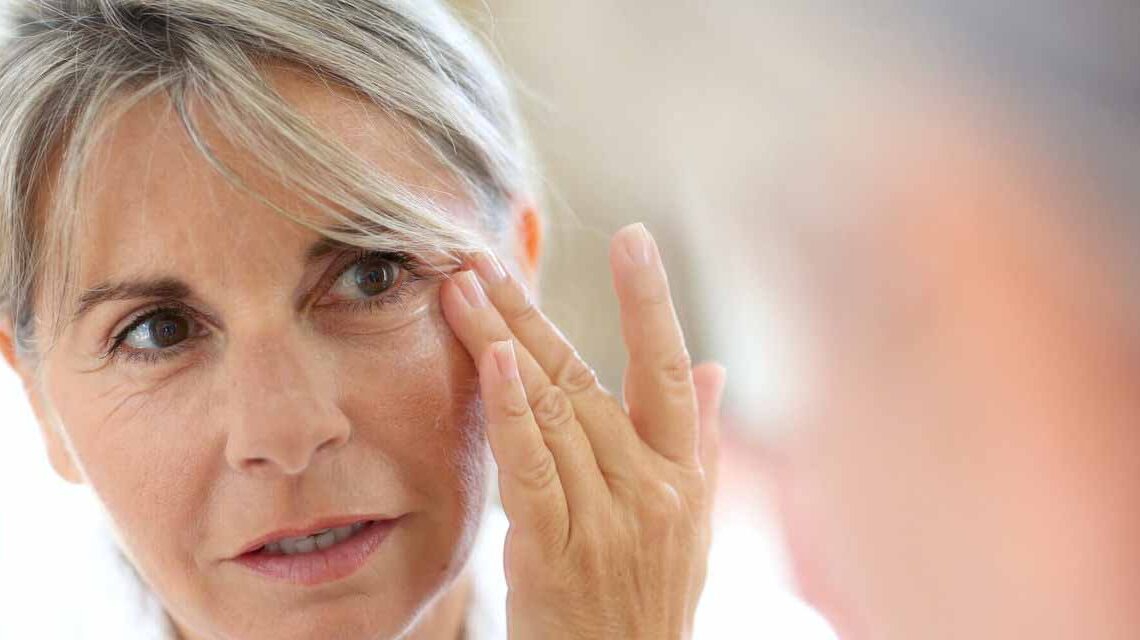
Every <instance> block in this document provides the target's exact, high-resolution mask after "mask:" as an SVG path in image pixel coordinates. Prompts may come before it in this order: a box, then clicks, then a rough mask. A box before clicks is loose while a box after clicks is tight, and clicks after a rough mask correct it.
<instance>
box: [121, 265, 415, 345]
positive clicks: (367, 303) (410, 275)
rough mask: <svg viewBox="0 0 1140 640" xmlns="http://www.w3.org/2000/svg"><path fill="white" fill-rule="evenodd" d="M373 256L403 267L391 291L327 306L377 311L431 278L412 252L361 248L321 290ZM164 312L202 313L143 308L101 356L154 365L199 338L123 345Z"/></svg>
mask: <svg viewBox="0 0 1140 640" xmlns="http://www.w3.org/2000/svg"><path fill="white" fill-rule="evenodd" d="M374 258H381V259H384V260H388V261H390V262H392V263H394V264H396V265H397V266H399V267H400V270H401V271H403V272H404V275H403V277H402V278H400V280H399V282H398V283H397V284H396V285H395V287H394V288H393V289H392V290H391V291H386V292H384V293H382V294H380V295H378V296H376V297H373V298H369V299H367V300H363V301H358V302H351V303H339V304H335V305H326V306H327V307H333V308H337V307H339V308H340V310H344V311H347V312H349V313H360V312H366V311H374V310H377V309H379V308H381V307H387V306H390V305H393V304H401V303H403V302H405V301H406V300H407V296H408V294H409V287H410V285H411V284H412V283H414V282H416V281H419V280H423V279H425V278H427V277H429V276H427V275H424V274H422V273H420V268H421V266H422V263H421V262H420V261H419V260H418V259H416V258H415V257H413V256H411V255H409V254H406V253H402V252H390V251H371V250H367V249H362V250H360V251H358V252H357V253H356V254H355V257H353V258H351V259H350V260H349V261H348V262H347V263H345V264H344V265H342V266H341V267H340V268H338V269H335V270H332V271H333V275H332V276H331V277H330V276H328V274H326V276H325V277H324V278H322V281H321V288H322V290H323V289H327V288H328V287H329V286H330V285H331V284H332V283H333V282H336V280H337V278H339V277H340V276H342V275H344V273H345V272H346V271H348V270H349V269H351V268H353V267H355V266H357V265H359V264H361V263H363V262H365V261H368V260H372V259H374ZM162 313H178V314H182V315H185V316H190V317H191V318H196V317H198V316H199V314H198V313H197V312H195V311H194V310H193V309H191V308H190V307H188V306H186V305H184V304H182V303H180V302H169V303H162V304H160V305H159V306H156V307H151V308H149V309H147V310H146V311H142V312H140V313H138V314H137V315H135V317H134V318H133V319H132V320H131V321H130V323H128V324H127V326H126V327H124V328H123V329H122V330H121V331H119V332H118V333H117V334H115V336H114V337H113V338H112V339H111V346H110V348H109V349H108V350H107V352H106V353H105V354H103V356H102V357H103V358H105V359H108V360H112V361H114V360H119V359H121V360H123V361H126V362H140V361H141V362H145V363H146V364H155V363H158V362H160V361H163V360H166V359H169V358H174V357H177V356H178V355H179V354H181V353H182V351H184V350H185V349H186V348H187V347H188V346H189V345H190V344H191V343H193V342H194V341H195V340H197V339H198V337H199V336H194V337H189V338H187V339H185V340H183V341H182V342H179V343H178V344H176V345H173V346H171V347H167V348H166V349H128V348H124V347H123V341H124V340H126V339H127V336H128V335H130V333H131V332H132V331H134V330H135V329H137V328H138V327H139V325H141V324H143V323H144V322H146V321H148V320H150V319H151V318H153V317H154V316H157V315H159V314H162Z"/></svg>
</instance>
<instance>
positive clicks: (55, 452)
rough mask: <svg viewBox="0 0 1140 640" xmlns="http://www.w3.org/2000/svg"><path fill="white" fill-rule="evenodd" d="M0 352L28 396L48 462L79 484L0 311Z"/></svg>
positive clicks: (31, 373)
mask: <svg viewBox="0 0 1140 640" xmlns="http://www.w3.org/2000/svg"><path fill="white" fill-rule="evenodd" d="M0 354H3V356H4V361H5V362H7V363H8V366H9V367H11V368H12V370H13V371H14V372H16V375H17V376H18V377H19V378H20V382H21V383H22V385H23V387H24V393H25V394H26V395H27V397H28V404H30V405H31V407H32V412H33V413H34V414H35V416H36V422H37V423H38V424H39V427H40V435H41V436H43V439H44V446H45V447H46V449H47V454H48V461H49V462H51V466H52V468H53V469H55V472H56V474H57V475H59V477H60V478H63V479H64V480H66V481H67V482H71V483H74V484H83V474H81V473H79V467H78V465H76V464H75V460H74V459H73V458H72V456H71V452H70V451H69V450H68V448H67V443H66V442H65V441H64V436H63V434H61V433H59V430H58V428H57V425H56V423H55V422H54V421H53V420H52V419H51V417H50V416H51V414H50V413H48V412H47V411H46V409H47V403H46V399H45V398H44V397H43V394H42V392H41V390H40V386H39V385H38V384H36V378H35V376H36V372H35V370H34V367H33V365H32V363H30V362H28V361H27V360H26V357H21V355H20V354H18V353H17V352H16V333H15V329H14V327H13V324H12V319H11V318H9V317H8V316H6V315H2V314H0Z"/></svg>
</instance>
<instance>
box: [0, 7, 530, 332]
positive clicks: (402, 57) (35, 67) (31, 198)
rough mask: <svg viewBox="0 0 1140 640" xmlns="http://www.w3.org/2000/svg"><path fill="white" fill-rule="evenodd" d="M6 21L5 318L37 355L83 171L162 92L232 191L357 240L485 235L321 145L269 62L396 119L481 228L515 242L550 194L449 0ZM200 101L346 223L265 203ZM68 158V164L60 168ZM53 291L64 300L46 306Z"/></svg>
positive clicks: (388, 246)
mask: <svg viewBox="0 0 1140 640" xmlns="http://www.w3.org/2000/svg"><path fill="white" fill-rule="evenodd" d="M8 22H9V26H8V28H7V31H8V32H9V36H10V39H9V40H8V41H7V42H6V44H5V45H4V46H3V49H2V50H0V314H4V315H7V316H9V317H10V318H11V319H12V320H13V323H14V324H15V331H16V336H17V344H18V345H19V347H20V348H21V350H22V351H31V350H32V345H31V336H33V335H34V333H35V332H34V331H32V329H31V325H32V324H33V319H34V315H35V314H33V306H34V304H33V296H35V298H36V299H42V298H44V297H47V298H49V299H54V300H56V301H57V304H58V305H60V310H62V305H63V304H64V302H63V301H64V298H65V296H63V295H62V294H61V292H62V291H63V289H64V288H65V287H66V286H67V284H68V283H69V282H71V281H72V280H74V275H75V274H74V271H75V268H76V267H75V264H74V263H75V252H74V251H73V250H72V249H73V245H74V243H75V240H74V238H73V236H74V235H75V234H74V232H73V231H72V228H73V227H74V226H75V225H74V224H73V223H74V222H75V220H76V219H77V218H78V217H79V216H78V212H79V211H80V202H79V199H80V188H79V184H80V183H79V180H80V171H81V168H82V167H83V165H84V162H85V160H86V159H87V158H88V156H89V154H90V153H91V150H92V148H93V147H94V144H95V143H96V141H97V140H98V139H99V136H100V134H101V133H102V132H103V131H105V129H106V128H107V127H108V125H109V123H110V122H112V121H113V120H114V119H115V116H117V115H121V114H122V113H124V112H125V111H126V110H127V109H128V108H129V107H130V106H131V105H133V104H135V103H137V102H138V101H139V100H142V99H143V98H145V97H147V96H150V95H154V94H156V93H161V94H163V95H165V96H166V97H167V98H168V99H169V101H170V103H171V105H172V106H173V109H174V110H175V112H176V113H177V115H178V117H179V118H180V120H181V123H182V125H183V126H184V127H185V129H186V131H187V132H188V134H189V136H190V138H191V140H192V141H193V143H194V144H195V146H196V147H197V148H198V150H199V151H200V152H201V153H202V154H204V156H205V157H206V158H207V159H208V160H209V162H210V163H211V165H212V166H213V167H214V168H215V169H216V170H218V171H219V172H221V174H222V175H224V176H225V177H226V179H227V180H229V181H230V182H231V183H232V184H234V185H235V186H237V187H239V188H242V189H244V190H245V191H247V192H250V193H253V195H254V196H256V197H257V198H258V199H259V200H260V201H261V202H264V203H265V204H266V205H268V206H270V207H271V208H272V209H273V210H275V211H276V212H277V213H279V214H281V215H283V216H286V217H287V218H289V219H291V220H294V221H296V222H298V223H300V224H304V225H306V226H307V227H309V228H313V229H315V230H317V231H318V232H320V233H322V234H323V235H325V236H327V237H330V238H333V239H335V240H340V241H343V242H346V243H349V244H353V245H357V246H362V247H366V248H372V249H377V250H400V251H405V252H411V253H422V252H458V251H466V250H472V249H476V248H479V247H481V246H482V244H483V240H482V235H481V234H480V233H479V232H476V231H472V230H470V229H468V228H466V227H465V226H463V225H462V224H460V223H459V222H458V221H455V220H453V219H450V218H449V217H448V216H447V215H444V212H443V211H441V210H440V209H439V206H440V205H438V204H436V203H435V200H434V199H433V198H430V197H428V196H425V195H423V194H420V193H416V192H414V191H413V190H412V189H411V188H409V186H408V185H404V184H400V183H399V182H398V181H396V180H394V179H392V178H391V177H389V176H386V175H383V174H381V173H380V172H378V171H376V169H375V167H373V166H371V165H369V164H367V163H365V162H364V161H363V160H361V159H359V158H357V157H355V156H354V155H353V154H352V153H351V152H349V151H348V150H347V149H346V148H345V147H344V146H343V145H341V144H339V143H338V142H336V141H334V140H330V139H328V137H327V136H323V135H321V133H320V132H319V131H318V130H317V129H316V128H314V126H313V125H312V124H311V123H310V122H308V121H307V120H306V119H305V118H303V117H301V115H300V114H298V113H297V112H296V111H295V110H293V109H292V108H291V107H290V106H289V105H288V104H287V103H286V102H285V101H284V100H283V99H282V98H281V97H280V96H279V95H277V94H276V93H275V92H274V91H273V90H272V89H271V88H270V86H269V85H268V83H267V82H266V79H265V78H264V77H262V76H261V75H260V74H259V73H258V68H259V66H262V65H265V64H273V63H285V64H292V65H296V66H299V67H301V68H302V69H304V70H308V71H311V72H312V73H313V74H314V75H315V76H317V77H318V78H320V79H321V80H322V81H326V82H330V83H335V84H338V85H341V86H343V87H347V88H349V89H350V90H352V91H353V92H354V93H356V94H359V95H360V96H361V97H362V98H363V99H365V100H367V101H369V102H371V103H372V104H373V105H375V106H376V107H378V108H379V109H380V111H381V112H382V113H383V114H385V115H387V116H389V117H392V118H393V119H394V120H395V121H396V123H397V124H398V125H399V126H401V127H402V128H403V129H404V130H405V131H407V132H408V133H409V134H410V135H411V136H412V137H413V139H414V140H416V141H417V142H418V143H420V144H421V145H422V146H423V147H424V148H425V149H427V150H428V151H429V152H430V153H431V155H433V156H434V157H435V158H437V159H438V160H439V161H440V162H441V164H442V165H443V166H444V167H446V168H447V169H448V170H449V172H450V173H452V174H453V175H454V176H455V177H456V178H457V179H458V182H459V183H460V184H461V186H462V188H463V189H464V191H465V192H466V193H464V194H460V195H463V196H465V197H467V198H468V199H470V201H472V202H473V203H474V204H475V205H476V207H477V209H478V211H479V216H480V223H481V225H480V226H481V227H482V229H483V230H486V231H488V232H490V233H498V232H501V231H503V228H504V220H505V217H506V216H505V213H504V212H505V211H506V209H507V207H508V206H509V203H510V202H511V201H512V199H514V198H530V197H537V194H535V193H534V184H533V180H532V176H531V167H532V162H531V155H530V149H529V146H528V144H527V142H526V139H525V136H524V134H523V132H522V129H521V126H520V123H519V119H518V117H517V114H516V112H515V108H514V105H513V104H512V102H511V98H510V93H509V91H508V88H507V86H506V82H505V81H504V79H503V77H502V75H501V74H500V72H499V70H498V69H497V68H496V66H495V64H494V63H493V61H492V59H491V58H490V56H489V55H488V54H487V52H486V51H485V50H484V48H483V47H482V46H481V45H480V43H479V42H478V41H477V40H476V39H475V38H474V36H473V35H472V34H470V33H469V32H468V31H467V30H466V29H465V28H464V27H462V26H461V24H460V23H459V21H458V20H457V19H456V18H455V17H454V16H453V15H452V14H451V13H450V12H449V10H448V9H447V8H446V7H445V6H444V5H442V4H441V3H439V2H435V1H426V0H415V1H412V0H15V2H13V4H12V7H11V9H10V15H9V16H8ZM192 97H198V98H200V99H201V101H200V102H201V104H204V105H208V108H209V110H210V112H211V113H210V115H211V116H212V117H213V118H214V121H215V122H216V124H217V125H218V127H219V129H220V130H221V131H222V132H223V133H224V135H226V137H227V138H228V139H230V140H233V141H236V142H237V143H239V144H240V145H241V146H242V147H243V148H245V149H247V150H249V151H251V152H252V153H251V155H252V156H253V157H255V158H258V161H259V162H261V163H262V164H263V168H264V169H266V170H267V171H268V172H269V175H273V176H274V177H276V178H279V179H280V180H281V181H282V182H283V183H284V184H286V185H288V186H290V187H291V188H294V189H296V190H297V191H298V192H299V193H300V194H302V195H303V197H304V199H305V201H307V202H309V203H311V204H313V205H314V206H315V207H317V208H318V209H319V210H320V211H323V212H325V213H326V214H327V215H328V216H329V219H331V220H333V221H334V224H330V225H325V226H321V227H320V228H317V226H316V225H315V223H311V222H306V219H305V218H303V217H300V216H298V215H296V214H295V213H293V212H290V211H287V210H284V209H282V208H280V207H278V206H277V205H276V204H274V203H272V202H270V201H269V200H268V199H267V198H265V197H264V196H262V195H260V194H257V193H255V192H254V191H253V189H252V188H250V187H249V186H248V185H247V184H246V182H245V181H244V180H243V179H242V178H241V177H240V176H239V175H238V174H237V173H236V172H235V171H233V170H231V169H230V168H229V167H227V166H226V165H225V163H223V162H222V161H221V160H219V158H218V157H217V155H216V154H215V153H214V152H213V150H212V149H211V147H210V146H209V144H207V142H206V141H205V139H204V137H203V136H202V135H201V132H200V129H199V127H198V125H197V124H196V121H195V117H196V116H197V115H198V114H197V113H196V112H195V110H194V109H193V108H192V105H196V104H198V103H197V102H192V101H191V98H192ZM56 161H58V162H59V166H60V170H59V171H58V172H51V171H50V170H51V168H52V167H53V166H54V163H55V162H56ZM49 172H51V173H53V175H48V173H49ZM49 180H50V181H52V182H49ZM46 186H52V187H53V189H52V193H53V194H55V195H57V197H56V198H55V199H54V201H55V202H54V205H55V206H54V207H53V210H52V211H50V212H37V211H36V210H35V209H36V207H37V196H36V194H37V193H38V192H39V191H41V190H42V189H44V188H45V187H46ZM453 195H456V194H453ZM48 220H50V221H51V223H50V224H48V223H47V221H48ZM61 258H65V259H61ZM53 265H62V266H59V267H57V268H58V269H59V273H58V277H51V278H48V277H45V276H44V270H46V269H50V268H52V267H53ZM49 288H51V289H53V294H58V295H52V296H46V295H44V296H41V295H40V294H41V293H42V292H44V291H46V290H47V289H49ZM55 288H58V289H59V291H55ZM57 324H58V323H57Z"/></svg>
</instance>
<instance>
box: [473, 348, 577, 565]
mask: <svg viewBox="0 0 1140 640" xmlns="http://www.w3.org/2000/svg"><path fill="white" fill-rule="evenodd" d="M478 369H479V389H480V397H481V398H482V400H483V411H484V412H485V414H486V417H487V439H488V441H489V442H490V445H491V452H492V453H493V454H494V456H495V462H496V463H497V464H498V467H499V494H500V496H501V497H502V501H503V510H504V511H505V512H506V514H507V517H508V518H509V519H510V521H511V522H512V523H515V524H517V525H518V526H520V527H522V528H523V529H525V530H527V531H531V532H535V533H536V534H538V535H539V536H540V537H542V538H545V539H546V540H547V541H549V542H550V543H552V544H555V545H561V544H564V543H565V539H566V536H567V534H568V531H569V512H568V507H567V504H566V495H565V493H564V492H563V489H562V483H561V479H560V478H559V476H558V471H557V466H556V464H555V462H554V457H553V456H552V455H551V453H550V450H549V449H547V448H546V443H545V442H544V441H543V439H542V432H541V431H540V430H539V427H538V424H537V423H536V422H535V420H534V415H533V414H532V413H531V410H530V405H529V404H528V403H527V399H526V391H525V390H524V389H523V386H522V382H521V380H520V379H519V372H518V365H517V361H516V358H515V354H514V349H513V347H512V345H511V342H510V341H509V340H506V341H502V342H494V343H491V344H490V345H488V347H487V348H486V349H485V350H484V352H483V355H482V357H481V358H480V359H479V365H478Z"/></svg>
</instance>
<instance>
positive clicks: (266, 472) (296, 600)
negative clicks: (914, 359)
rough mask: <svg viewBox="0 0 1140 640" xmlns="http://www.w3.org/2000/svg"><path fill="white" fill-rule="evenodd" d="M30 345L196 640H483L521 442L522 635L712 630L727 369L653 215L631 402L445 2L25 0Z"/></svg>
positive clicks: (17, 335) (143, 562)
mask: <svg viewBox="0 0 1140 640" xmlns="http://www.w3.org/2000/svg"><path fill="white" fill-rule="evenodd" d="M14 33H15V37H14V38H13V39H12V40H11V42H10V44H9V45H8V48H7V51H5V54H4V58H3V62H2V66H0V131H2V132H3V136H4V139H3V141H2V142H0V194H2V197H3V198H4V200H3V205H2V208H0V243H2V244H0V255H2V256H3V257H4V262H3V267H2V268H0V308H2V310H3V316H4V318H5V322H4V328H3V330H2V331H0V337H2V339H0V345H2V346H3V351H4V354H5V356H6V359H7V360H8V362H9V363H10V364H11V365H12V366H13V368H14V369H15V370H16V371H17V372H18V374H19V375H20V377H21V379H22V380H23V382H24V385H25V388H26V389H27V393H28V397H29V400H30V402H31V404H32V406H33V408H34V410H35V412H36V416H37V418H38V420H39V423H40V426H41V430H42V433H43V436H44V439H45V442H46V444H47V449H48V453H49V456H50V459H51V462H52V465H53V467H54V468H55V470H56V471H57V472H58V473H59V475H60V476H62V477H63V478H65V479H67V480H69V481H72V482H77V483H78V482H82V483H87V484H89V485H90V486H91V488H92V489H93V491H94V493H95V495H96V496H97V497H98V499H99V501H100V503H101V505H102V507H103V508H104V509H105V511H106V513H107V514H108V516H109V518H110V520H111V522H113V525H114V527H115V533H116V536H117V539H118V542H119V544H120V546H121V548H122V551H123V552H124V554H125V555H126V556H127V558H129V560H130V562H131V564H132V565H133V567H134V568H135V569H136V570H137V572H138V575H139V576H140V578H141V579H142V580H143V581H144V582H145V583H146V585H147V586H149V587H150V588H151V589H152V590H153V591H154V593H155V594H156V595H157V597H158V599H159V600H160V601H161V603H162V605H163V607H164V609H165V611H166V614H167V615H168V617H169V620H170V623H171V627H172V632H173V634H176V635H177V636H178V637H181V638H184V639H186V640H198V639H204V638H259V637H265V638H328V637H335V638H457V637H461V635H462V634H463V633H464V627H465V626H466V625H465V620H468V619H469V618H470V616H471V614H472V611H471V602H472V600H471V596H472V594H471V593H470V589H471V584H470V582H469V577H468V576H466V575H464V573H463V567H464V565H465V563H466V562H467V560H468V558H469V555H470V550H471V545H472V541H473V538H474V536H475V534H476V532H477V530H478V528H479V525H480V521H481V518H482V506H483V504H484V498H485V495H486V483H485V481H484V479H485V474H486V471H487V467H488V462H489V460H488V456H487V455H486V453H485V451H486V443H489V445H490V450H491V453H493V455H494V459H495V461H496V463H497V467H498V473H497V480H498V486H499V492H500V494H501V497H502V503H503V507H504V510H505V512H506V515H507V517H508V518H509V520H510V531H509V533H508V536H507V543H506V548H505V550H504V553H505V557H504V564H505V569H506V577H507V582H508V586H509V589H510V591H509V597H508V599H507V603H506V609H507V620H508V628H509V633H510V636H511V637H512V638H558V637H566V638H584V637H589V638H602V637H614V638H616V637H622V638H633V637H654V638H659V637H683V636H685V635H687V634H688V630H689V628H690V626H691V620H692V614H693V610H694V607H695V604H696V601H697V598H698V596H699V593H700V591H701V587H702V584H703V581H704V559H705V554H706V551H707V547H708V542H709V527H708V511H709V507H710V503H711V492H712V482H711V478H712V473H713V472H714V469H713V461H714V459H715V448H716V445H715V422H716V410H717V408H716V406H717V402H718V397H719V393H720V388H721V387H722V385H723V372H722V371H721V370H720V369H719V368H718V367H716V366H715V365H711V366H702V367H697V368H695V369H692V368H690V366H689V363H688V359H687V355H686V353H687V352H686V349H685V346H684V342H683V338H682V335H681V332H680V329H679V327H678V325H677V321H676V317H675V313H674V311H673V308H672V305H671V303H670V301H669V293H668V285H667V282H666V279H665V275H664V272H663V270H662V268H661V263H660V256H659V255H658V253H657V250H656V248H655V245H654V243H653V241H652V239H651V238H650V236H649V235H648V233H647V232H646V231H645V229H644V227H642V226H640V225H635V226H631V227H627V228H625V229H623V230H622V231H620V232H619V233H618V234H617V235H616V236H615V238H614V242H613V246H612V251H611V259H612V260H611V261H612V268H613V272H614V283H615V286H616V289H617V291H618V295H619V298H620V300H621V308H622V325H623V328H624V329H623V331H624V337H625V340H626V343H627V345H628V347H629V351H630V368H629V371H628V372H627V385H626V388H625V390H624V399H623V400H622V401H619V400H617V399H615V398H613V397H611V396H610V395H609V394H608V393H607V392H606V391H605V390H604V389H602V388H601V387H600V386H599V384H598V383H597V381H596V379H595V377H594V375H593V373H592V371H591V369H590V368H589V367H588V366H587V365H586V364H585V363H583V362H582V361H581V360H580V359H579V357H578V356H577V354H576V352H575V351H574V349H573V347H572V346H571V345H570V344H568V343H567V342H566V341H565V339H564V338H563V336H562V335H561V334H560V333H559V332H558V330H557V329H556V328H555V327H554V326H553V325H552V324H551V323H550V322H549V320H547V319H546V318H545V317H544V316H543V314H542V313H541V312H539V311H538V310H537V308H536V307H535V306H534V303H533V302H532V300H533V297H532V295H531V294H530V293H528V291H529V290H530V289H532V288H533V286H534V284H535V279H536V274H537V266H538V264H539V259H540V257H541V251H542V232H541V224H540V220H539V218H538V213H537V212H536V209H535V206H534V204H533V203H534V202H535V201H536V197H537V194H536V193H535V191H534V190H533V189H532V188H531V186H530V183H529V179H528V169H529V165H528V161H527V152H526V146H525V144H524V141H523V138H522V135H521V133H520V131H519V127H518V125H517V122H516V117H515V114H514V111H513V107H512V106H511V104H510V101H509V98H508V95H507V92H506V90H505V89H504V86H503V82H502V80H501V78H500V76H499V75H498V72H497V71H496V70H495V68H494V67H493V65H491V64H490V63H489V62H488V59H487V57H486V56H485V55H484V53H483V52H482V51H481V50H480V49H479V47H478V46H477V45H476V44H475V42H474V41H473V40H472V39H471V37H470V36H469V35H468V34H466V33H465V32H464V31H463V29H462V28H461V27H460V26H459V25H458V24H457V23H456V22H455V21H454V19H453V18H452V17H451V16H450V15H449V14H448V13H447V12H446V11H445V10H444V9H443V8H442V7H440V6H437V5H435V4H434V3H427V2H416V3H404V2H395V1H382V0H372V1H366V0H353V1H348V0H341V1H331V0H330V1H317V0H306V1H297V0H268V1H267V0H258V1H256V2H254V1H234V0H225V1H222V0H185V1H169V0H168V1H163V2H146V1H140V0H121V1H110V0H101V1H98V2H95V1H78V0H77V1H67V2H61V1H52V2H49V1H47V0H43V1H37V2H23V3H21V4H20V6H19V11H18V12H17V13H16V15H15V22H14Z"/></svg>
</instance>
